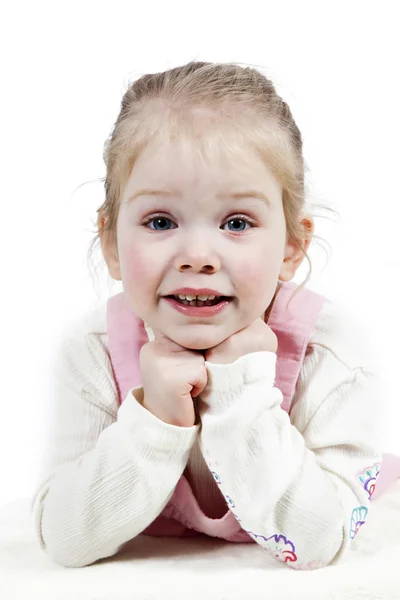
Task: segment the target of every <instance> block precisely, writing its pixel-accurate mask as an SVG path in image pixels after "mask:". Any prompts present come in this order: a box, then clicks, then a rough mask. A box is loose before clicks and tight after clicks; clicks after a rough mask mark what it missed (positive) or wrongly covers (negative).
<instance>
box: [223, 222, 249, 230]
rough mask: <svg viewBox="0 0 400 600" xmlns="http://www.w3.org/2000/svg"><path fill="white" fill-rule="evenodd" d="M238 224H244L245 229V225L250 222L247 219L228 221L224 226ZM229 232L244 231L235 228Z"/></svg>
mask: <svg viewBox="0 0 400 600" xmlns="http://www.w3.org/2000/svg"><path fill="white" fill-rule="evenodd" d="M240 222H241V223H244V226H245V227H246V223H250V221H248V220H247V219H230V220H229V221H227V223H226V224H229V223H240ZM250 224H251V223H250ZM231 231H245V229H238V228H237V227H235V228H234V229H231Z"/></svg>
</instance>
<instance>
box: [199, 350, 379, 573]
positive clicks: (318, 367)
mask: <svg viewBox="0 0 400 600" xmlns="http://www.w3.org/2000/svg"><path fill="white" fill-rule="evenodd" d="M276 359H277V357H276V354H274V353H272V352H256V353H252V354H247V355H245V356H242V357H241V358H239V359H238V360H236V361H235V362H234V363H232V364H228V365H218V364H212V363H208V362H206V367H207V371H208V377H209V379H208V385H207V387H206V389H205V391H204V392H203V394H202V395H201V404H200V406H201V407H200V415H201V420H202V430H201V437H200V448H201V451H202V454H203V456H204V459H205V461H206V463H207V465H208V467H209V469H210V470H211V471H212V472H213V475H214V478H215V480H216V481H217V483H218V484H219V486H220V489H221V492H222V494H223V495H224V496H225V499H226V502H227V506H228V507H229V509H230V510H231V511H232V512H233V514H234V516H235V518H236V519H237V520H238V521H239V522H240V524H241V527H242V528H243V529H244V530H245V531H246V532H247V533H248V534H249V535H250V536H251V537H252V538H253V539H254V540H255V542H257V544H259V546H260V547H261V548H263V549H264V550H266V551H267V552H269V553H270V554H271V555H272V556H275V557H276V558H277V559H278V560H280V561H282V562H284V563H286V564H287V565H288V566H290V567H292V568H294V569H313V568H319V567H322V566H327V565H329V564H335V563H336V562H338V561H339V560H340V559H341V558H342V557H343V556H344V555H345V553H346V550H347V549H348V548H349V546H350V544H351V541H352V539H354V536H355V535H356V533H357V531H358V529H359V528H360V527H361V525H363V524H364V522H365V521H366V520H367V515H368V513H369V511H370V510H371V505H370V497H371V494H372V492H373V485H372V484H373V481H374V475H375V474H376V473H377V471H378V470H379V463H380V461H381V457H382V454H381V442H380V439H381V423H379V420H378V419H377V417H378V412H379V410H380V407H379V404H380V400H379V395H378V393H377V389H378V388H377V381H378V380H377V379H376V378H375V376H374V375H373V374H372V373H370V372H368V371H366V370H364V369H362V368H356V369H349V367H348V366H346V365H345V364H344V363H343V362H341V361H340V360H339V359H338V358H337V357H336V356H335V355H334V353H332V352H330V351H329V350H328V349H327V348H324V347H322V346H320V347H319V346H315V347H314V349H313V354H312V356H311V357H310V358H308V363H307V365H308V366H307V368H308V372H307V373H306V374H305V373H304V372H303V375H302V378H300V381H299V382H298V386H297V394H296V395H295V403H294V405H292V410H291V412H290V416H289V414H288V413H286V412H285V411H284V410H282V408H281V406H280V405H281V402H282V400H283V396H282V393H281V391H280V390H279V389H278V388H277V387H274V379H275V367H276ZM304 379H305V380H306V381H305V380H304ZM368 480H370V481H369V484H368V483H367V482H368Z"/></svg>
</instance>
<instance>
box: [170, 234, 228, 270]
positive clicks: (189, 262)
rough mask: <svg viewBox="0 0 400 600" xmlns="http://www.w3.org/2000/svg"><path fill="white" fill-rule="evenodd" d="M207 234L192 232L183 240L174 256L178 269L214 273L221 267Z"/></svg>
mask: <svg viewBox="0 0 400 600" xmlns="http://www.w3.org/2000/svg"><path fill="white" fill-rule="evenodd" d="M205 238H207V236H204V235H203V236H201V235H199V234H194V233H193V232H192V234H191V235H190V236H185V240H184V242H183V244H182V246H181V248H180V250H179V252H178V253H177V256H176V257H175V268H176V269H177V270H178V271H181V272H184V271H195V272H202V273H214V272H215V271H219V269H220V268H221V263H220V259H219V257H218V254H217V252H216V251H215V250H213V249H212V244H211V243H210V240H209V239H205Z"/></svg>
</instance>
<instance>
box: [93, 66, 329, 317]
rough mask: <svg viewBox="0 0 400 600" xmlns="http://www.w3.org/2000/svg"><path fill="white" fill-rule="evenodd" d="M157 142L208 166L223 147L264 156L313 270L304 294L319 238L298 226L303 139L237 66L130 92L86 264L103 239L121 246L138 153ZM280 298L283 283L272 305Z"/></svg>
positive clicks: (175, 74) (255, 74) (198, 71)
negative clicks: (123, 211)
mask: <svg viewBox="0 0 400 600" xmlns="http://www.w3.org/2000/svg"><path fill="white" fill-rule="evenodd" d="M155 140H157V141H159V142H160V143H162V142H167V141H173V142H174V143H181V144H183V145H184V146H185V144H186V148H187V149H189V150H191V151H193V150H194V151H195V153H197V156H198V157H199V158H204V157H205V158H210V156H211V153H212V152H213V151H215V149H216V148H219V147H221V142H223V144H222V147H223V148H224V150H225V151H226V150H228V151H229V150H232V151H237V150H240V149H241V148H243V146H244V144H250V145H251V146H252V148H253V149H254V150H256V151H257V152H258V153H259V155H260V156H261V158H262V159H263V160H264V161H265V163H266V164H268V166H269V167H270V169H271V170H272V172H273V174H274V175H275V177H276V178H277V179H278V181H279V182H280V183H281V185H282V190H283V193H282V202H283V210H284V215H285V221H286V229H287V239H288V240H289V239H290V240H292V242H293V243H294V245H295V246H296V247H298V248H299V249H301V251H302V252H303V253H304V256H305V257H306V258H307V260H308V263H309V267H310V270H309V273H308V275H307V277H306V279H305V281H304V282H303V283H302V284H301V285H300V286H299V287H298V289H296V290H295V294H296V293H298V291H300V289H301V288H302V287H303V286H304V285H305V284H306V283H307V281H308V280H309V278H310V276H311V271H312V265H311V261H310V259H309V257H308V254H307V252H305V251H304V249H303V243H304V239H305V237H306V239H309V238H307V236H310V237H318V236H315V235H314V236H313V235H312V234H309V232H307V231H305V230H304V228H303V227H302V226H301V223H300V221H301V219H299V217H300V215H301V214H303V213H304V209H305V171H306V170H307V167H306V164H305V161H304V158H303V143H302V137H301V133H300V131H299V129H298V127H297V125H296V123H295V121H294V119H293V116H292V114H291V111H290V109H289V107H288V105H287V104H286V102H284V100H283V99H282V98H281V97H280V96H279V95H278V94H277V92H276V90H275V88H274V85H273V83H272V82H271V81H270V80H269V79H268V78H267V77H266V76H265V75H263V74H262V73H261V72H259V71H258V70H257V69H255V68H252V67H241V66H239V65H238V64H234V63H208V62H189V63H188V64H186V65H183V66H180V67H176V68H173V69H169V70H167V71H164V72H161V73H152V74H147V75H143V76H142V77H140V78H139V79H137V80H136V81H134V82H133V83H132V84H130V85H129V87H128V89H127V91H126V92H125V94H124V96H123V98H122V102H121V110H120V113H119V115H118V118H117V120H116V122H115V125H114V128H113V131H112V133H111V135H110V137H109V138H108V139H107V141H106V143H105V147H104V155H103V158H104V162H105V165H106V176H105V178H104V187H105V200H104V202H103V204H102V205H101V207H100V208H98V209H97V213H98V219H97V228H98V229H97V234H96V236H95V238H94V239H93V240H92V242H91V245H90V247H89V251H88V258H89V259H90V257H91V254H92V251H93V247H94V245H95V243H96V242H98V241H99V240H100V236H103V235H104V236H107V239H108V240H109V241H110V242H111V243H115V244H116V241H117V239H116V238H117V233H116V232H117V219H118V214H119V208H120V201H121V198H122V195H123V191H124V188H125V186H126V184H127V182H128V180H129V177H130V173H131V170H132V167H133V165H134V163H135V161H136V159H137V157H138V156H139V154H140V152H141V151H142V150H143V149H144V147H145V146H146V145H147V144H148V143H149V142H150V141H155ZM315 206H318V205H315ZM319 206H320V207H322V208H324V209H326V210H331V211H332V212H335V213H336V211H335V210H333V209H331V208H328V207H326V206H322V205H319ZM100 219H102V226H101V227H99V224H100ZM319 239H322V238H319ZM278 290H279V283H278V284H277V289H276V292H275V295H274V299H275V296H276V293H277V292H278ZM274 299H273V300H274ZM273 300H272V301H271V303H270V306H269V307H268V308H267V310H266V312H265V318H266V319H267V317H268V315H269V311H270V308H271V307H272V303H273Z"/></svg>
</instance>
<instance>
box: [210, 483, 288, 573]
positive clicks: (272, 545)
mask: <svg viewBox="0 0 400 600" xmlns="http://www.w3.org/2000/svg"><path fill="white" fill-rule="evenodd" d="M211 473H212V475H213V477H214V479H215V481H216V482H217V484H218V485H221V483H222V482H221V478H220V476H219V475H218V473H216V472H215V471H211ZM225 499H226V501H227V504H228V506H229V508H236V504H235V502H234V501H233V500H232V498H231V497H230V496H228V495H225ZM232 514H233V516H234V517H235V519H236V520H237V521H238V522H239V523H240V522H241V520H240V518H239V516H238V515H237V514H236V513H234V512H233V511H232ZM244 531H245V532H246V533H247V534H248V535H250V536H251V537H252V538H253V539H254V540H255V541H256V540H257V539H262V540H263V541H264V542H265V544H264V543H262V544H260V546H261V547H262V548H263V549H264V550H266V551H267V552H269V553H270V554H274V556H275V558H277V559H278V560H280V561H282V562H284V563H287V562H296V561H297V556H296V548H295V546H294V544H293V542H291V541H290V540H288V539H287V538H286V537H285V536H284V535H280V534H277V533H275V534H273V535H271V536H269V537H265V536H264V535H261V534H259V533H254V532H253V531H248V530H247V529H244Z"/></svg>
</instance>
